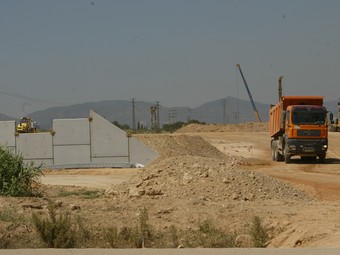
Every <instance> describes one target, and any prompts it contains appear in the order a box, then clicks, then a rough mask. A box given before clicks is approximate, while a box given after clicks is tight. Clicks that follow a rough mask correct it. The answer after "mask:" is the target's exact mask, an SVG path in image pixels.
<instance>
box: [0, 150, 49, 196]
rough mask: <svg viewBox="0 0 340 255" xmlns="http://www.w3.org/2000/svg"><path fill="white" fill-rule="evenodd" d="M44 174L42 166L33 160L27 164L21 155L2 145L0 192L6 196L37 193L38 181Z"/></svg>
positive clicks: (0, 151)
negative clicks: (36, 164) (35, 164)
mask: <svg viewBox="0 0 340 255" xmlns="http://www.w3.org/2000/svg"><path fill="white" fill-rule="evenodd" d="M41 175H42V171H41V167H40V166H39V167H35V166H34V165H33V162H31V163H30V164H25V163H24V160H23V157H22V156H21V155H14V154H12V153H11V152H10V151H9V150H8V149H7V148H5V147H0V194H1V195H6V196H16V197H18V196H32V195H37V194H38V193H37V185H36V184H37V182H38V180H39V178H40V177H41Z"/></svg>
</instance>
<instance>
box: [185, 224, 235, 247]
mask: <svg viewBox="0 0 340 255" xmlns="http://www.w3.org/2000/svg"><path fill="white" fill-rule="evenodd" d="M186 234H188V233H186ZM235 237H236V234H234V233H228V232H226V231H224V230H222V229H221V228H218V227H216V225H215V224H214V222H213V221H212V220H209V219H207V220H204V221H203V222H201V223H199V225H198V229H197V230H193V231H192V232H191V233H190V237H189V238H187V244H186V246H188V247H204V248H232V247H235Z"/></svg>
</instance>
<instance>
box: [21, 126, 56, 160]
mask: <svg viewBox="0 0 340 255" xmlns="http://www.w3.org/2000/svg"><path fill="white" fill-rule="evenodd" d="M16 139H17V141H16V144H17V153H18V154H22V156H23V157H24V159H29V160H32V159H52V158H53V150H52V135H51V134H50V133H47V132H46V133H32V134H20V135H18V136H17V137H16Z"/></svg>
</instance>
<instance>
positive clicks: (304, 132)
mask: <svg viewBox="0 0 340 255" xmlns="http://www.w3.org/2000/svg"><path fill="white" fill-rule="evenodd" d="M297 135H298V136H318V137H319V136H320V135H321V130H303V129H302V130H301V129H299V130H298V131H297Z"/></svg>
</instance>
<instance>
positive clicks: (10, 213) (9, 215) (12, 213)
mask: <svg viewBox="0 0 340 255" xmlns="http://www.w3.org/2000/svg"><path fill="white" fill-rule="evenodd" d="M0 221H4V222H11V223H17V222H20V221H23V216H21V215H18V213H17V211H16V210H15V209H14V208H12V207H6V208H4V209H3V210H1V211H0Z"/></svg>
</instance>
